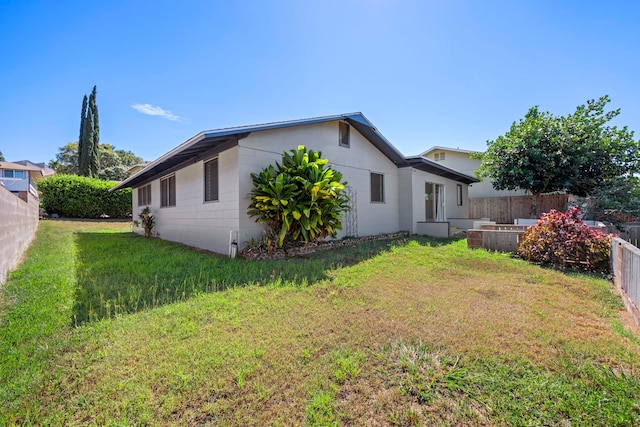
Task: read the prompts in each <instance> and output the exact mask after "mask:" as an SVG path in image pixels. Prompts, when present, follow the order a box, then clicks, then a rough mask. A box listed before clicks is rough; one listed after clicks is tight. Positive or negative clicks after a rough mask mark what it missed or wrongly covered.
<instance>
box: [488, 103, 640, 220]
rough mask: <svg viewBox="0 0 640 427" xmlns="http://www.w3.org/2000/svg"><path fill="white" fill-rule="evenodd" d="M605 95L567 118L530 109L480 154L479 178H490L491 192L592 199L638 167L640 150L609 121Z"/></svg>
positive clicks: (610, 114) (623, 130) (624, 130)
mask: <svg viewBox="0 0 640 427" xmlns="http://www.w3.org/2000/svg"><path fill="white" fill-rule="evenodd" d="M609 101H610V100H609V97H608V96H603V97H602V98H600V99H598V100H590V101H587V104H586V105H581V106H579V107H578V108H577V109H576V111H575V112H574V113H573V114H571V115H569V116H567V117H563V116H554V115H552V114H551V113H548V112H540V111H539V110H538V107H537V106H536V107H533V108H531V109H530V110H529V111H528V112H527V114H526V115H525V117H524V118H523V119H520V121H519V122H514V123H513V124H512V125H511V129H510V130H509V131H508V132H507V133H506V134H505V135H502V136H500V137H498V138H497V139H496V140H495V141H488V142H487V145H488V149H487V151H486V152H485V153H483V154H481V155H480V158H481V159H482V164H481V166H480V168H479V169H478V170H477V171H476V173H477V174H478V176H479V177H481V178H483V177H488V178H491V179H492V180H493V187H494V188H495V189H496V190H517V189H523V190H527V191H529V192H530V193H531V194H532V195H533V196H534V210H535V211H534V212H533V214H534V215H535V216H537V214H538V212H537V205H538V203H537V199H538V197H539V195H540V194H543V193H549V192H554V191H567V192H569V193H571V194H575V195H577V196H591V195H592V194H594V192H596V191H597V189H599V188H602V187H604V186H606V185H607V183H609V182H612V181H613V180H617V179H620V178H621V177H625V176H630V175H632V174H633V173H635V172H637V171H638V170H639V169H640V146H639V143H638V141H635V140H634V139H633V132H632V131H629V130H628V128H627V127H624V128H621V129H619V128H617V127H615V126H609V125H608V123H609V122H610V121H611V120H612V119H613V118H614V117H616V116H617V115H618V114H619V113H620V110H619V109H618V110H613V111H609V112H605V106H606V104H607V103H608V102H609Z"/></svg>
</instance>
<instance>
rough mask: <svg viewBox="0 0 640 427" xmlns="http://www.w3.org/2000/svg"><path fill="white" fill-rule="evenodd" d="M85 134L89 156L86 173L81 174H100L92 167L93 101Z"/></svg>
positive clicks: (85, 143)
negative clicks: (94, 171)
mask: <svg viewBox="0 0 640 427" xmlns="http://www.w3.org/2000/svg"><path fill="white" fill-rule="evenodd" d="M83 134H84V138H83V139H84V145H85V147H86V148H85V152H86V157H87V160H86V161H87V165H86V173H80V175H84V176H96V177H97V176H98V174H97V173H96V174H95V175H94V173H93V169H92V167H93V166H92V163H93V159H92V156H93V154H92V152H93V110H92V109H91V103H89V108H88V109H87V117H86V118H85V120H84V128H83Z"/></svg>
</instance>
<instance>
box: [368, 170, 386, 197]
mask: <svg viewBox="0 0 640 427" xmlns="http://www.w3.org/2000/svg"><path fill="white" fill-rule="evenodd" d="M371 202H379V203H384V175H382V174H381V173H374V172H371Z"/></svg>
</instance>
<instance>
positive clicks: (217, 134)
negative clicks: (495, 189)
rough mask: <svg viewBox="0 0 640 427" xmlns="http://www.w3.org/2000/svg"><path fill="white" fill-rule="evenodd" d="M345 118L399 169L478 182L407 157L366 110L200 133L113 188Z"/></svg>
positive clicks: (116, 188)
mask: <svg viewBox="0 0 640 427" xmlns="http://www.w3.org/2000/svg"><path fill="white" fill-rule="evenodd" d="M339 120H344V121H346V122H347V123H349V124H350V125H351V126H353V127H354V128H355V129H356V130H357V131H358V132H360V134H361V135H362V136H364V137H365V138H366V139H367V140H368V141H369V142H371V144H372V145H373V146H374V147H375V148H376V149H378V150H379V151H380V152H381V153H383V154H384V155H385V156H386V157H387V158H388V159H389V160H391V162H393V164H395V165H396V167H398V168H402V167H409V166H411V167H416V168H417V169H420V170H423V171H426V172H430V173H434V174H436V175H440V176H443V177H448V178H450V179H453V180H456V181H459V182H462V183H471V182H478V181H477V180H476V179H475V178H473V177H470V176H468V175H464V174H461V173H459V172H456V171H454V170H451V169H448V168H445V167H443V166H440V165H437V164H435V163H433V162H430V161H428V160H426V159H424V158H422V159H424V160H425V161H426V162H423V161H422V160H419V159H417V158H406V157H404V156H403V155H402V154H401V153H400V152H399V151H398V150H397V149H396V148H395V147H394V146H393V144H391V142H389V141H388V140H387V139H386V138H385V137H384V136H383V135H382V134H381V133H380V132H379V131H378V130H377V129H376V127H375V126H374V125H373V123H371V122H370V121H369V120H368V119H367V118H366V117H365V116H364V114H362V113H346V114H337V115H333V116H323V117H313V118H308V119H299V120H289V121H282V122H272V123H263V124H257V125H248V126H237V127H231V128H222V129H214V130H209V131H204V132H200V133H198V134H197V135H195V136H193V137H192V138H190V139H188V140H186V141H185V142H183V143H182V144H180V145H179V146H177V147H176V148H174V149H173V150H171V151H169V152H168V153H166V154H164V155H162V156H160V157H159V158H158V159H156V160H154V161H152V162H150V163H148V164H147V165H146V167H144V168H143V169H142V170H139V171H137V172H136V173H134V174H133V175H131V176H130V177H129V178H127V179H125V180H124V181H122V182H121V183H120V184H118V185H116V186H115V187H113V188H112V189H111V190H112V191H115V190H118V189H120V188H127V187H134V186H136V185H139V184H141V183H144V182H147V181H149V180H151V179H155V178H156V177H158V176H161V175H163V174H167V173H169V172H171V171H173V170H176V169H178V168H180V167H182V166H183V165H187V164H191V163H194V162H197V161H199V160H201V156H202V155H203V154H204V153H211V152H212V151H213V150H218V151H222V150H226V149H228V148H231V147H233V146H234V145H237V143H238V140H240V139H243V138H246V137H247V136H249V135H250V134H251V133H254V132H261V131H266V130H272V129H281V128H288V127H294V126H304V125H309V124H314V123H325V122H332V121H339Z"/></svg>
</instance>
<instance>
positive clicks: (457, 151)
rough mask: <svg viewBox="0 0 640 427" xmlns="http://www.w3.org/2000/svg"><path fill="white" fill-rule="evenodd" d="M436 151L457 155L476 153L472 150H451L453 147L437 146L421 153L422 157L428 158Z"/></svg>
mask: <svg viewBox="0 0 640 427" xmlns="http://www.w3.org/2000/svg"><path fill="white" fill-rule="evenodd" d="M434 151H453V152H456V153H465V154H470V153H473V152H474V151H471V150H461V149H460V148H451V147H442V146H440V145H435V146H433V147H431V148H429V149H428V150H427V151H425V152H423V153H421V154H420V155H421V156H428V155H429V154H431V153H433V152H434Z"/></svg>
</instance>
